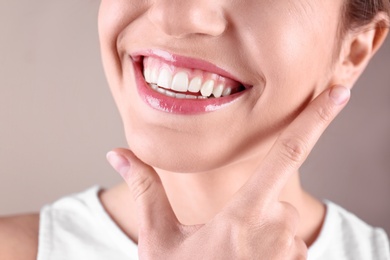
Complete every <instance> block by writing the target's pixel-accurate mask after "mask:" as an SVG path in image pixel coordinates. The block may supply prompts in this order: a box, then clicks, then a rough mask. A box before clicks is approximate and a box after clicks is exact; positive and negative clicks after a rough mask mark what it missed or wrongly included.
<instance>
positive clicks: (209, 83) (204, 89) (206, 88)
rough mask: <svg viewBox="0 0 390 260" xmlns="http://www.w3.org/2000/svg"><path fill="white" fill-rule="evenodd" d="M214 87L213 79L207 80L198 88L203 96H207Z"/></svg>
mask: <svg viewBox="0 0 390 260" xmlns="http://www.w3.org/2000/svg"><path fill="white" fill-rule="evenodd" d="M213 89H214V80H207V81H206V82H205V83H204V84H203V85H202V88H201V90H200V93H201V94H202V96H204V97H209V96H210V95H211V94H212V93H213Z"/></svg>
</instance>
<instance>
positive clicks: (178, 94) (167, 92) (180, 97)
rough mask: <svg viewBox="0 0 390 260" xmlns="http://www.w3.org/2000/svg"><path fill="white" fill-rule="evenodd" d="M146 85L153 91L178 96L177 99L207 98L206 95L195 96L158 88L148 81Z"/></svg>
mask: <svg viewBox="0 0 390 260" xmlns="http://www.w3.org/2000/svg"><path fill="white" fill-rule="evenodd" d="M148 85H149V86H150V88H151V89H153V90H154V91H156V92H158V93H160V94H163V95H165V96H168V97H174V98H178V99H207V98H208V97H204V96H195V95H187V94H184V93H175V92H172V91H169V90H167V89H163V88H160V87H159V86H157V85H156V84H149V83H148Z"/></svg>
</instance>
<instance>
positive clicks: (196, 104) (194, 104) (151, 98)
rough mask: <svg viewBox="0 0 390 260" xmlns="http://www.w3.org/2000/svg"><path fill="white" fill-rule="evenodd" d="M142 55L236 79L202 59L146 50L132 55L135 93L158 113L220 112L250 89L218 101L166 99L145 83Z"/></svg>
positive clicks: (177, 65) (212, 99) (211, 99)
mask: <svg viewBox="0 0 390 260" xmlns="http://www.w3.org/2000/svg"><path fill="white" fill-rule="evenodd" d="M145 56H146V57H154V58H158V59H162V60H164V62H166V63H168V64H172V65H174V66H176V67H182V68H190V69H200V70H204V71H208V72H211V73H215V74H219V75H221V76H224V77H227V78H231V79H233V80H235V81H238V80H236V79H235V77H234V76H232V75H231V74H230V73H228V72H226V71H225V70H223V69H221V68H219V67H217V66H215V65H214V64H211V63H209V62H205V61H202V60H197V59H193V58H187V57H183V56H179V55H174V54H171V53H168V52H165V51H161V50H146V51H142V52H137V53H133V54H132V55H131V59H132V61H133V65H134V70H135V77H136V84H137V90H138V93H139V95H140V96H141V98H142V99H143V100H144V101H145V102H146V103H147V104H148V105H149V106H151V107H152V108H154V109H157V110H160V111H164V112H168V113H174V114H183V115H191V114H200V113H206V112H211V111H215V110H219V109H221V108H223V107H226V106H227V105H229V104H231V103H233V102H235V101H236V100H238V99H239V98H240V97H241V96H243V94H244V93H246V92H247V90H248V88H249V87H248V86H245V87H246V88H247V89H245V90H244V91H241V92H238V93H235V94H233V95H230V96H227V97H221V98H209V99H203V100H199V99H197V100H192V99H178V98H173V97H168V96H166V95H163V94H161V93H158V92H156V91H154V90H153V89H151V88H150V87H149V85H148V84H147V83H146V81H145V79H144V76H143V72H142V70H143V65H142V61H143V57H145Z"/></svg>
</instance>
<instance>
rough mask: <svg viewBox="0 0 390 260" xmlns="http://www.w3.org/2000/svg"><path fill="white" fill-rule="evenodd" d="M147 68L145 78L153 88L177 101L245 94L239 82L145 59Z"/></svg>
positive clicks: (154, 59) (144, 63)
mask: <svg viewBox="0 0 390 260" xmlns="http://www.w3.org/2000/svg"><path fill="white" fill-rule="evenodd" d="M143 65H144V66H143V68H144V70H143V73H144V78H145V81H146V82H147V83H148V84H149V86H150V87H151V88H152V89H153V90H155V91H157V92H159V93H161V94H164V95H166V96H169V97H173V98H186V99H206V98H220V97H226V96H229V95H232V94H234V93H237V92H240V91H242V90H244V87H243V86H242V85H241V84H240V83H239V82H237V81H234V80H231V79H229V78H226V77H223V76H221V75H218V74H215V73H211V72H206V71H202V70H197V69H186V68H178V67H176V66H173V65H169V64H167V63H165V62H163V61H162V60H160V59H156V58H153V57H145V58H144V61H143Z"/></svg>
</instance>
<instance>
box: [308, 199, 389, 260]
mask: <svg viewBox="0 0 390 260" xmlns="http://www.w3.org/2000/svg"><path fill="white" fill-rule="evenodd" d="M326 205H327V213H326V218H325V222H324V225H323V227H322V230H321V233H320V235H319V237H318V239H317V241H316V242H315V243H314V245H313V248H310V249H309V253H310V254H311V255H312V256H313V257H312V258H313V259H356V260H359V259H362V260H363V259H364V260H370V259H390V247H389V239H388V237H387V235H386V233H385V231H384V230H383V229H381V228H376V227H372V226H370V225H368V224H367V223H365V222H364V221H362V220H361V219H359V218H358V217H357V216H355V215H354V214H352V213H350V212H348V211H347V210H345V209H343V208H342V207H340V206H338V205H336V204H334V203H332V202H329V201H327V202H326ZM310 251H311V252H310ZM314 255H316V257H314Z"/></svg>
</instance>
